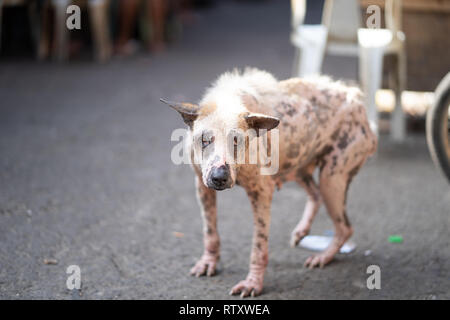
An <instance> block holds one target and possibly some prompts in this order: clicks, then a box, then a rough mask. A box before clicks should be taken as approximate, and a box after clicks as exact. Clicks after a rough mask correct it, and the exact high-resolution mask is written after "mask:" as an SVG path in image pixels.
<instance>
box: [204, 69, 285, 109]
mask: <svg viewBox="0 0 450 320" xmlns="http://www.w3.org/2000/svg"><path fill="white" fill-rule="evenodd" d="M277 86H278V81H277V80H276V79H275V78H274V77H273V76H272V75H271V74H270V73H268V72H266V71H261V70H258V69H255V68H246V69H245V70H244V72H243V73H240V72H239V70H237V69H235V70H233V71H231V72H226V73H224V74H222V75H221V76H220V77H219V78H218V79H217V80H216V81H215V82H214V83H213V85H212V86H211V87H210V88H209V89H208V90H207V91H206V93H205V95H204V96H203V98H202V100H201V102H200V105H202V104H207V103H208V102H215V103H217V104H218V105H217V109H218V112H219V113H222V112H221V111H225V112H227V113H228V114H235V113H239V112H242V111H244V110H245V107H244V106H243V104H242V102H241V99H240V96H241V94H242V93H248V94H251V95H252V96H254V97H255V98H257V99H258V98H259V94H260V92H263V91H270V90H274V89H275V90H276V88H277ZM233 111H234V112H233Z"/></svg>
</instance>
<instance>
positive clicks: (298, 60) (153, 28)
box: [0, 0, 450, 299]
mask: <svg viewBox="0 0 450 320" xmlns="http://www.w3.org/2000/svg"><path fill="white" fill-rule="evenodd" d="M70 5H77V6H78V7H79V8H80V19H81V20H80V27H81V28H80V29H73V30H70V29H68V28H67V21H68V19H69V17H71V16H72V11H70V13H68V12H67V8H68V6H70ZM373 5H375V6H376V8H379V10H380V19H379V23H380V25H379V26H375V27H374V26H373V25H372V24H369V22H368V21H370V23H372V22H373V21H374V20H373V19H374V18H373V17H374V16H373V14H376V12H375V11H376V9H373V7H372V9H368V8H369V7H370V6H373ZM373 10H375V11H373ZM371 17H372V18H371ZM71 21H72V20H71ZM449 31H450V1H447V0H433V1H425V0H410V1H398V0H393V1H389V0H386V1H383V0H368V1H365V0H361V1H359V0H354V1H353V0H341V1H338V0H334V1H329V0H327V1H320V0H314V1H296V0H293V1H288V0H167V1H166V0H141V1H139V0H110V1H107V0H85V1H82V0H80V1H69V0H48V1H46V0H35V1H33V0H29V1H26V0H22V1H20V0H0V34H1V42H0V298H3V299H22V298H44V299H121V298H126V299H128V298H134V299H140V298H150V299H161V298H162V299H172V298H176V299H184V298H189V299H196V298H198V299H201V298H213V299H228V298H229V296H228V295H227V293H228V291H229V289H230V288H231V286H232V285H234V284H235V282H237V281H238V280H241V278H242V277H244V276H245V274H246V271H247V270H246V269H247V265H248V256H249V251H250V241H251V231H252V217H251V210H250V205H249V203H248V200H247V199H246V196H245V193H244V192H243V190H239V189H237V188H234V189H232V190H228V191H223V192H221V194H220V197H219V232H220V234H221V236H222V255H221V257H222V264H221V270H220V273H219V275H218V276H217V277H214V278H211V279H193V278H191V277H189V275H188V271H189V268H190V267H191V265H192V264H193V263H194V262H195V259H196V258H197V257H199V256H200V254H201V252H202V240H201V239H202V235H201V219H200V213H199V209H198V206H197V203H196V200H195V191H194V185H193V180H194V176H193V172H192V171H191V169H190V168H189V167H188V166H186V165H182V166H175V165H174V164H172V162H171V161H170V152H171V149H172V147H173V146H174V144H175V143H174V142H172V141H170V135H171V132H172V131H173V130H174V129H176V128H181V127H184V124H183V122H182V120H181V118H179V116H178V114H176V113H175V112H173V111H172V110H169V108H167V107H166V106H165V105H161V103H160V102H159V99H160V98H167V99H170V100H176V101H191V102H197V101H198V100H199V99H200V98H201V95H202V94H203V92H204V90H205V88H206V87H207V86H208V85H209V84H210V83H211V82H212V81H213V80H215V78H216V77H217V76H218V75H219V74H221V73H223V72H225V71H227V70H230V69H233V68H236V67H237V68H244V67H246V66H252V67H257V68H260V69H264V70H267V71H269V72H271V73H273V74H274V75H275V76H276V77H277V78H278V79H285V78H289V77H291V76H305V75H308V74H310V73H319V72H320V73H324V74H328V75H330V76H332V77H333V78H334V79H340V80H343V81H346V82H349V83H353V84H355V85H359V86H360V87H361V88H362V89H363V91H364V92H365V94H366V106H367V110H368V113H369V117H370V121H371V125H372V128H373V129H374V130H376V131H378V132H379V135H380V143H379V150H378V153H377V154H376V156H375V157H374V158H372V159H371V160H370V161H369V163H368V164H367V165H366V166H365V168H364V169H363V170H362V171H361V173H360V174H359V175H358V177H357V178H356V179H355V181H354V183H353V184H352V187H351V188H350V195H349V204H348V206H349V209H348V212H349V217H350V220H351V221H352V224H353V225H354V226H355V235H354V237H353V240H354V241H355V243H356V245H357V249H356V250H355V251H354V252H352V253H350V254H348V255H341V256H339V257H338V258H337V260H336V262H334V263H332V264H331V265H330V266H329V267H327V268H325V269H324V270H322V271H317V270H313V271H308V270H304V269H303V268H302V264H303V262H304V260H305V259H306V258H307V257H308V256H309V254H310V253H309V252H307V251H306V250H304V249H300V248H297V249H291V248H289V246H288V242H289V235H290V232H291V231H292V229H293V228H294V226H295V224H296V222H297V221H298V219H299V218H300V215H301V213H302V208H303V205H304V203H305V200H306V198H305V193H304V192H303V191H302V190H299V189H298V188H297V186H296V185H291V184H287V185H285V186H284V187H283V189H282V191H281V192H279V193H276V195H275V198H274V203H273V214H272V216H273V219H272V221H273V222H272V227H271V237H270V249H269V250H270V262H269V267H268V270H267V276H266V280H265V290H264V294H263V295H262V296H261V298H263V299H264V298H272V299H317V298H347V299H351V298H369V299H372V298H373V299H379V298H385V299H386V298H406V299H449V298H450V295H449V292H450V281H449V277H448V275H449V271H450V250H449V248H450V244H449V236H448V230H449V222H450V221H449V215H448V214H449V208H450V192H449V188H448V183H447V182H446V181H445V178H444V176H443V175H442V173H441V172H440V171H438V170H437V169H436V168H435V166H434V164H433V162H432V160H431V158H430V156H429V151H428V148H427V143H426V139H425V115H426V111H427V109H428V108H430V106H431V104H432V103H433V91H434V90H435V88H436V86H437V85H438V83H439V81H440V80H441V79H442V78H443V77H444V76H445V75H446V74H447V73H448V72H449V71H450V55H449V49H450V37H448V32H449ZM328 220H329V219H328V217H327V216H326V213H325V210H324V209H323V208H322V209H321V211H320V213H319V215H318V217H317V219H316V221H315V223H314V226H313V230H312V233H313V234H323V233H326V232H327V231H328V230H330V229H332V226H331V223H330V222H329V221H328ZM237 221H239V223H236V222H237ZM391 235H400V236H401V237H402V238H403V242H402V243H396V244H393V243H390V242H389V241H388V238H389V236H391ZM72 264H75V265H79V266H80V268H81V272H82V288H81V289H80V290H72V291H70V290H68V289H67V288H66V285H65V283H66V278H67V275H66V273H65V271H66V268H67V266H69V265H72ZM371 264H377V265H379V266H380V267H381V272H382V289H381V290H368V289H367V288H366V285H365V283H366V276H367V275H366V268H367V266H368V265H371Z"/></svg>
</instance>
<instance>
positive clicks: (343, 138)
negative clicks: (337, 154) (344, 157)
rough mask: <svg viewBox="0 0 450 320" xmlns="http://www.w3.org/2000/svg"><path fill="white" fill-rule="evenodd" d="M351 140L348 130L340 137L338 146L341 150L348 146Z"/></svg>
mask: <svg viewBox="0 0 450 320" xmlns="http://www.w3.org/2000/svg"><path fill="white" fill-rule="evenodd" d="M349 142H350V139H349V136H348V132H347V131H346V132H344V134H343V135H342V136H341V137H340V138H339V141H338V144H337V146H338V148H339V149H341V150H344V149H345V148H347V146H348V144H349Z"/></svg>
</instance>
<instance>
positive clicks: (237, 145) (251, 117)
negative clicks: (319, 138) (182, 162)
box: [161, 99, 279, 190]
mask: <svg viewBox="0 0 450 320" xmlns="http://www.w3.org/2000/svg"><path fill="white" fill-rule="evenodd" d="M161 101H162V102H164V103H166V104H168V105H169V106H171V107H172V108H174V109H175V110H176V111H178V112H179V113H180V114H181V116H182V118H183V120H184V122H185V123H186V124H187V125H188V126H189V128H190V136H191V139H192V141H190V142H191V143H192V151H193V153H192V158H193V161H194V163H195V164H197V165H198V167H199V168H200V170H201V173H202V180H203V183H204V184H205V185H206V186H207V187H208V188H212V189H215V190H224V189H227V188H231V187H233V186H234V184H235V182H236V175H237V172H238V171H239V168H240V166H242V165H243V164H245V158H246V156H245V155H246V151H248V146H249V140H250V139H252V138H253V137H255V136H256V135H257V133H258V132H259V130H261V129H264V130H271V129H273V128H275V127H276V126H277V125H278V123H279V119H277V118H275V117H272V116H268V115H264V114H260V113H252V112H249V111H248V110H247V109H246V108H242V107H241V108H233V107H230V108H226V107H222V108H219V107H217V104H216V103H211V102H209V103H200V104H199V105H197V104H191V103H176V102H169V101H165V100H163V99H161ZM250 129H253V130H250ZM249 132H253V133H254V134H253V135H252V134H249ZM243 159H244V160H243ZM242 160H243V161H242Z"/></svg>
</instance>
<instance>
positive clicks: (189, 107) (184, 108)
mask: <svg viewBox="0 0 450 320" xmlns="http://www.w3.org/2000/svg"><path fill="white" fill-rule="evenodd" d="M159 100H160V101H161V102H164V103H165V104H167V105H169V106H170V107H172V108H174V109H175V110H177V111H178V112H179V113H180V114H181V116H182V117H183V121H184V122H185V123H186V124H187V125H188V126H189V127H191V128H192V124H193V123H194V121H195V119H197V117H198V112H199V110H200V106H198V105H196V104H192V103H187V102H171V101H167V100H164V99H159Z"/></svg>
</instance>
